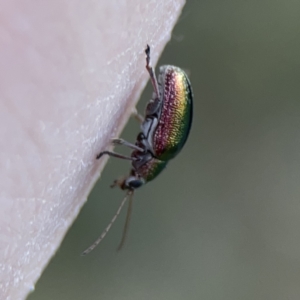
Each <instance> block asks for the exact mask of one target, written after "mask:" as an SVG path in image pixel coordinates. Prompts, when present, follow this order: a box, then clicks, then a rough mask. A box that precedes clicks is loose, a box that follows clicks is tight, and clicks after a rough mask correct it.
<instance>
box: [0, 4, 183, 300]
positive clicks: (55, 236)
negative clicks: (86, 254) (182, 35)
mask: <svg viewBox="0 0 300 300" xmlns="http://www.w3.org/2000/svg"><path fill="white" fill-rule="evenodd" d="M25 3H26V4H25ZM183 4H184V1H181V0H177V1H174V0H167V1H153V2H149V1H147V2H145V1H135V0H131V1H127V2H126V1H125V2H124V1H98V2H97V1H91V0H86V1H79V0H75V1H66V0H62V1H59V2H56V1H31V2H30V1H26V2H24V1H20V0H17V1H14V0H10V1H8V0H7V1H6V2H2V4H1V12H0V20H1V27H0V95H1V97H0V101H1V110H0V122H1V123H2V124H1V126H0V137H1V139H0V143H1V147H0V149H1V150H0V155H1V157H0V163H1V168H0V206H1V210H0V299H24V298H25V297H26V295H27V294H28V292H29V291H30V290H32V289H33V288H34V284H35V282H36V280H37V279H38V278H39V276H40V274H41V273H42V271H43V269H44V267H45V266H46V264H47V263H48V261H49V259H50V258H51V256H52V255H53V254H54V253H55V251H56V250H57V249H58V247H59V245H60V242H61V241H62V239H63V237H64V235H65V233H66V231H67V230H68V228H69V226H70V225H71V224H72V222H73V221H74V219H75V218H76V216H77V214H78V212H79V210H80V208H81V207H82V205H83V204H84V202H85V201H86V199H87V196H88V194H89V192H90V190H91V188H92V186H93V184H94V183H95V181H96V180H97V178H98V176H99V172H100V169H101V168H103V165H104V162H105V160H106V159H101V160H100V161H96V159H95V157H96V154H97V153H99V152H100V151H102V150H104V149H106V148H107V147H108V144H109V140H110V138H112V137H116V136H118V134H119V132H120V131H121V129H122V128H123V126H124V124H125V123H126V121H127V119H128V117H129V115H130V112H131V111H132V109H133V108H134V105H135V103H136V101H137V100H138V98H139V95H140V93H141V91H142V89H143V87H144V86H145V84H146V82H147V80H148V78H149V76H148V74H147V72H146V69H145V54H144V48H145V46H146V44H147V43H148V44H149V45H150V46H151V50H152V55H151V58H152V64H155V63H156V61H157V59H158V57H159V55H160V53H161V52H162V50H163V48H164V46H165V44H166V43H167V42H168V40H169V39H170V37H171V31H172V28H173V26H174V24H175V23H176V20H177V18H178V16H179V14H180V12H181V9H182V7H183Z"/></svg>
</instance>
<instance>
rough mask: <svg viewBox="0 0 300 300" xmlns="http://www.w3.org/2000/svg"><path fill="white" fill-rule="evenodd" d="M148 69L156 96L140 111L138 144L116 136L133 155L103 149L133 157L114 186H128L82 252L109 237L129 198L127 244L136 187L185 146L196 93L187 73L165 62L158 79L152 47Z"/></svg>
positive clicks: (154, 174) (137, 116)
mask: <svg viewBox="0 0 300 300" xmlns="http://www.w3.org/2000/svg"><path fill="white" fill-rule="evenodd" d="M145 53H146V69H147V71H148V73H149V75H150V79H151V82H152V85H153V88H154V92H153V95H152V99H151V100H150V102H149V103H148V104H147V107H146V113H145V118H144V119H143V117H142V116H140V115H138V114H136V115H135V116H136V118H137V119H139V120H140V122H141V132H140V133H139V134H138V136H137V141H136V143H135V144H131V143H129V142H126V141H125V140H123V139H113V140H112V143H113V144H114V145H124V146H127V147H129V148H132V149H133V152H132V154H131V156H124V155H121V154H118V153H115V152H111V151H103V152H101V153H99V154H98V155H97V157H96V158H97V159H99V158H101V157H102V155H104V154H107V155H109V156H113V157H117V158H121V159H127V160H131V161H132V168H131V171H130V174H129V176H127V177H123V178H121V179H118V180H115V181H114V183H113V185H112V187H114V186H116V185H117V186H119V187H120V188H121V189H122V190H127V194H126V196H125V198H124V199H123V201H122V203H121V204H120V206H119V208H118V210H117V212H116V214H115V215H114V217H113V218H112V220H111V222H110V223H109V224H108V226H107V227H106V229H105V230H104V231H103V233H102V234H101V235H100V237H99V238H98V239H97V240H96V241H95V242H94V243H93V244H92V245H91V246H90V247H89V248H87V249H86V250H85V251H84V252H83V253H82V255H86V254H88V253H89V252H91V251H92V250H93V249H94V248H95V247H96V246H97V245H98V244H99V243H100V242H101V241H102V240H103V238H104V237H105V235H106V234H107V232H108V231H109V229H110V227H111V226H112V225H113V223H114V222H115V220H116V219H117V217H118V215H119V214H120V212H121V210H122V208H123V206H124V204H125V202H126V201H127V200H128V199H129V205H128V211H127V217H126V222H125V226H124V231H123V236H122V240H121V243H120V245H119V247H118V250H120V249H121V247H122V246H123V244H124V241H125V237H126V233H127V229H128V225H129V220H130V215H131V210H132V196H133V193H134V191H135V190H136V189H137V188H139V187H141V186H142V185H143V184H145V183H147V182H148V181H151V180H153V179H154V178H156V176H157V175H158V174H159V173H160V172H161V171H162V170H163V169H164V168H165V167H166V165H167V164H168V162H169V160H170V159H172V158H174V157H175V156H176V155H177V154H178V152H179V151H180V150H181V149H182V147H183V146H184V144H185V142H186V140H187V138H188V135H189V132H190V128H191V124H192V116H193V93H192V88H191V84H190V81H189V79H188V77H187V75H186V74H185V73H184V71H183V70H181V69H180V68H178V67H174V66H169V65H166V66H162V67H160V69H159V76H158V81H157V80H156V76H155V73H154V70H153V69H152V67H151V66H150V47H149V46H148V45H147V47H146V50H145Z"/></svg>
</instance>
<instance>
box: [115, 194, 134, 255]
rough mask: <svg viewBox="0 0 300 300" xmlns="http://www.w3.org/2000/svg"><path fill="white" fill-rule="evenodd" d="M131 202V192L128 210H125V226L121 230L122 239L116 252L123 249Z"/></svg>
mask: <svg viewBox="0 0 300 300" xmlns="http://www.w3.org/2000/svg"><path fill="white" fill-rule="evenodd" d="M132 200H133V192H132V193H131V194H130V196H129V203H128V208H127V215H126V221H125V225H124V229H123V235H122V239H121V242H120V244H119V246H118V249H117V251H120V250H121V249H122V248H123V246H124V243H125V240H126V237H127V233H128V228H129V223H130V218H131V212H132V202H133V201H132Z"/></svg>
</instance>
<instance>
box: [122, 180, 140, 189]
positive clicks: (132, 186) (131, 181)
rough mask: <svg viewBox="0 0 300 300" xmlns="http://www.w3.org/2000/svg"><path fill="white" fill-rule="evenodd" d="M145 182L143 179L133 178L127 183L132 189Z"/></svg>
mask: <svg viewBox="0 0 300 300" xmlns="http://www.w3.org/2000/svg"><path fill="white" fill-rule="evenodd" d="M143 184H144V181H143V180H141V179H136V178H132V179H129V180H128V181H127V182H126V185H127V186H128V187H129V188H131V189H137V188H139V187H141V186H142V185H143Z"/></svg>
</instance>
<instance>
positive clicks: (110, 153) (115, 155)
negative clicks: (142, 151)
mask: <svg viewBox="0 0 300 300" xmlns="http://www.w3.org/2000/svg"><path fill="white" fill-rule="evenodd" d="M104 154H107V155H109V156H113V157H116V158H121V159H127V160H136V158H135V157H131V156H125V155H122V154H119V153H115V152H112V151H103V152H100V153H99V154H98V155H97V156H96V159H99V158H101V157H102V156H103V155H104Z"/></svg>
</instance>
